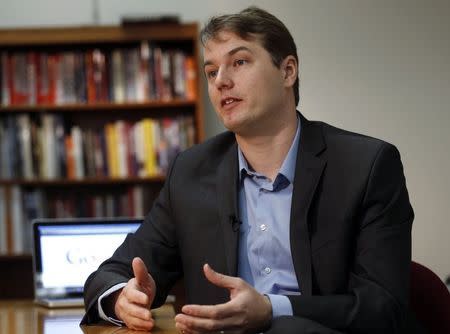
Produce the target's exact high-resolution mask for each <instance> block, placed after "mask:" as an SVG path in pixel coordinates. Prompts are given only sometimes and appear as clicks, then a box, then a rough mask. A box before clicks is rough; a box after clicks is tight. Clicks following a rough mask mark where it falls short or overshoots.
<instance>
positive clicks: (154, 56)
mask: <svg viewBox="0 0 450 334" xmlns="http://www.w3.org/2000/svg"><path fill="white" fill-rule="evenodd" d="M195 63H196V62H195V60H194V57H193V56H192V55H189V54H187V53H186V52H184V51H182V50H178V49H169V48H162V47H160V46H156V45H153V44H151V43H150V42H148V41H143V42H141V44H140V46H138V47H128V48H116V49H100V48H95V49H90V50H85V51H61V52H41V51H28V52H20V51H14V52H8V51H3V52H0V102H1V105H3V106H11V105H12V106H14V105H24V104H25V105H42V104H45V105H48V104H50V105H52V104H54V105H62V104H73V103H97V102H111V103H126V102H145V101H151V100H171V99H174V98H180V99H187V100H193V99H195V98H196V97H197V74H196V73H197V69H196V67H195Z"/></svg>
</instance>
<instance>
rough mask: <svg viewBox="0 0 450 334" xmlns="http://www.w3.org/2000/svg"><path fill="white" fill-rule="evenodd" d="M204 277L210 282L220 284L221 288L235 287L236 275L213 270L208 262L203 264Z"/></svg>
mask: <svg viewBox="0 0 450 334" xmlns="http://www.w3.org/2000/svg"><path fill="white" fill-rule="evenodd" d="M203 272H204V273H205V277H206V279H207V280H208V281H210V282H211V283H212V284H214V285H217V286H220V287H221V288H226V289H233V288H235V287H236V277H231V276H227V275H224V274H220V273H218V272H216V271H214V270H213V269H212V268H211V267H210V266H209V264H205V265H204V266H203Z"/></svg>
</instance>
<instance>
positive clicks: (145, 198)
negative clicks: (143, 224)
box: [0, 186, 157, 254]
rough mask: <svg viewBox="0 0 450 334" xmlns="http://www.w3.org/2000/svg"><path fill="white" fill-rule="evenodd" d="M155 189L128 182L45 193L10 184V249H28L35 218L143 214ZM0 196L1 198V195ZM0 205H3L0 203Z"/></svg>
mask: <svg viewBox="0 0 450 334" xmlns="http://www.w3.org/2000/svg"><path fill="white" fill-rule="evenodd" d="M156 195H157V194H156V193H155V192H154V189H153V188H152V187H143V186H130V187H126V188H124V189H120V190H113V191H110V192H108V193H98V194H95V193H94V194H92V193H87V194H84V195H83V196H80V194H79V193H78V194H76V195H75V194H71V193H62V194H61V193H59V194H50V193H45V192H44V190H42V189H33V190H24V189H22V188H21V187H19V186H13V187H11V208H10V212H11V222H12V247H11V248H12V252H13V253H29V252H31V246H32V240H31V238H32V230H31V221H32V220H33V219H35V218H44V217H46V218H48V217H51V218H74V217H143V216H144V215H145V214H146V213H147V211H148V210H149V208H150V206H151V204H152V202H153V200H154V198H155V197H156ZM2 197H3V198H2ZM4 197H5V188H4V187H0V206H5V198H4ZM0 209H5V208H2V207H0ZM1 215H5V210H0V254H1V253H3V254H5V253H7V251H8V245H7V238H6V235H7V233H6V216H1Z"/></svg>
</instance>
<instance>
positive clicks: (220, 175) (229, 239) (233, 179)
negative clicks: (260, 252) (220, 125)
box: [217, 143, 239, 276]
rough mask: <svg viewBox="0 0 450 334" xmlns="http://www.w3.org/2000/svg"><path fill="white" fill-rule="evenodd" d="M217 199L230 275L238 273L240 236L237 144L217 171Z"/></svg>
mask: <svg viewBox="0 0 450 334" xmlns="http://www.w3.org/2000/svg"><path fill="white" fill-rule="evenodd" d="M217 200H218V203H217V205H218V207H219V216H220V218H219V219H220V225H221V228H222V232H223V240H224V245H225V256H226V262H227V268H228V273H227V274H228V275H231V276H236V275H237V258H238V256H237V255H238V254H237V252H238V236H239V229H238V228H236V227H238V226H239V225H237V226H236V224H239V210H238V158H237V144H236V143H234V144H233V145H232V146H231V147H230V149H229V150H228V151H227V152H226V153H225V155H224V159H223V160H222V162H221V163H220V165H219V168H218V171H217Z"/></svg>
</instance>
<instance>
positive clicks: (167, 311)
mask: <svg viewBox="0 0 450 334" xmlns="http://www.w3.org/2000/svg"><path fill="white" fill-rule="evenodd" d="M83 314H84V310H83V309H80V308H78V309H47V308H45V307H42V306H38V305H35V304H33V302H32V301H29V300H12V301H0V333H1V334H34V333H36V334H83V333H84V334H113V333H114V334H127V333H135V334H136V333H144V332H137V331H133V330H130V329H127V328H123V327H117V326H114V325H104V324H103V325H96V326H83V327H80V326H79V323H80V320H81V318H82V316H83ZM152 314H153V317H154V319H155V321H156V326H155V329H154V330H153V331H152V333H154V334H178V330H177V329H176V328H175V322H174V320H173V318H174V316H175V312H174V310H173V307H172V306H171V305H164V306H162V307H160V308H159V309H156V310H152Z"/></svg>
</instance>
